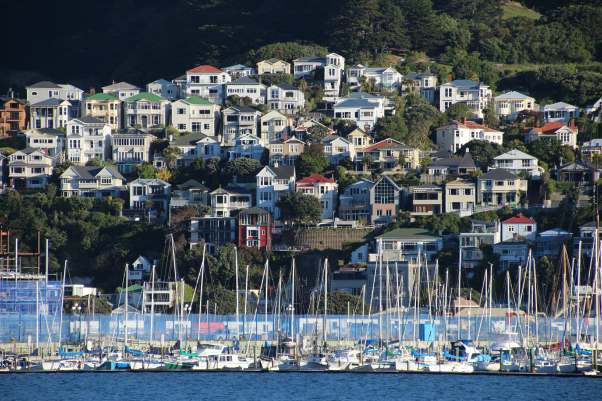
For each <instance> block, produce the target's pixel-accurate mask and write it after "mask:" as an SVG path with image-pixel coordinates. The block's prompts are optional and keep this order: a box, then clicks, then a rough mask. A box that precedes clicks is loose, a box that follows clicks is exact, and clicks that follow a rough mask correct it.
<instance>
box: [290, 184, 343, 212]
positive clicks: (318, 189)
mask: <svg viewBox="0 0 602 401" xmlns="http://www.w3.org/2000/svg"><path fill="white" fill-rule="evenodd" d="M296 187H297V188H296V191H297V192H301V193H302V194H305V195H311V196H313V197H316V198H318V200H319V201H320V204H321V205H322V216H321V218H322V220H324V219H334V212H335V210H336V206H337V205H336V203H337V197H338V189H339V184H337V182H336V181H335V180H334V179H332V178H326V177H324V176H322V175H320V174H312V175H310V176H309V177H305V178H303V179H301V180H299V181H297V185H296Z"/></svg>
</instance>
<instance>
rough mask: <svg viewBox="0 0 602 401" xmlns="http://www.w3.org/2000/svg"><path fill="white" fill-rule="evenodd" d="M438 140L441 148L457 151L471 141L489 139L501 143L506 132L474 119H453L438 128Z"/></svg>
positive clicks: (488, 140)
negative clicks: (461, 120) (476, 121)
mask: <svg viewBox="0 0 602 401" xmlns="http://www.w3.org/2000/svg"><path fill="white" fill-rule="evenodd" d="M436 141H437V145H438V146H439V148H440V149H441V150H447V151H449V152H452V153H455V152H456V151H457V150H458V149H460V148H461V147H462V146H464V145H466V144H467V143H469V142H470V141H487V142H491V143H495V144H498V145H501V144H502V143H503V141H504V133H503V132H502V131H498V130H495V129H493V128H489V127H487V126H485V125H481V124H477V123H475V122H474V121H468V120H465V121H463V122H459V121H451V122H450V123H449V124H447V125H444V126H443V127H439V128H437V136H436Z"/></svg>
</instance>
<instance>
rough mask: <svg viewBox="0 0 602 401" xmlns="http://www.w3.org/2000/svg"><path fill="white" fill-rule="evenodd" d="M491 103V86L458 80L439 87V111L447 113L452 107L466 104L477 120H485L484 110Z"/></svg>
mask: <svg viewBox="0 0 602 401" xmlns="http://www.w3.org/2000/svg"><path fill="white" fill-rule="evenodd" d="M490 101H491V89H490V88H489V86H487V85H485V84H483V83H481V82H479V81H471V80H468V79H458V80H455V81H451V82H448V83H445V84H442V85H441V86H440V87H439V111H441V112H442V113H444V112H446V111H447V109H449V108H450V107H451V105H453V104H456V103H466V105H467V106H468V108H469V109H470V111H471V113H472V114H474V115H475V116H476V117H477V118H483V117H484V115H483V110H485V109H486V108H487V106H488V105H489V102H490Z"/></svg>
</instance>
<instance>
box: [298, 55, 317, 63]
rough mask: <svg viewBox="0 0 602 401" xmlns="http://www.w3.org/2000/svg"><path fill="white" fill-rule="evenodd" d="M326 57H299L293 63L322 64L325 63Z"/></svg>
mask: <svg viewBox="0 0 602 401" xmlns="http://www.w3.org/2000/svg"><path fill="white" fill-rule="evenodd" d="M324 59H325V58H324V57H320V56H309V57H299V58H296V59H294V60H293V62H295V63H297V62H301V63H303V62H305V63H321V62H323V61H324Z"/></svg>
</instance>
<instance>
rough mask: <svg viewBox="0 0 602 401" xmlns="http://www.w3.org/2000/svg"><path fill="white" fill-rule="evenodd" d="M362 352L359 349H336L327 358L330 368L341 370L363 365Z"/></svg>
mask: <svg viewBox="0 0 602 401" xmlns="http://www.w3.org/2000/svg"><path fill="white" fill-rule="evenodd" d="M360 359H361V352H360V351H359V350H357V349H353V348H352V349H341V350H337V351H335V353H334V354H332V355H330V356H329V357H328V359H327V362H328V370H333V371H340V370H350V369H355V368H357V367H359V366H360V365H361V360H360Z"/></svg>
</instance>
